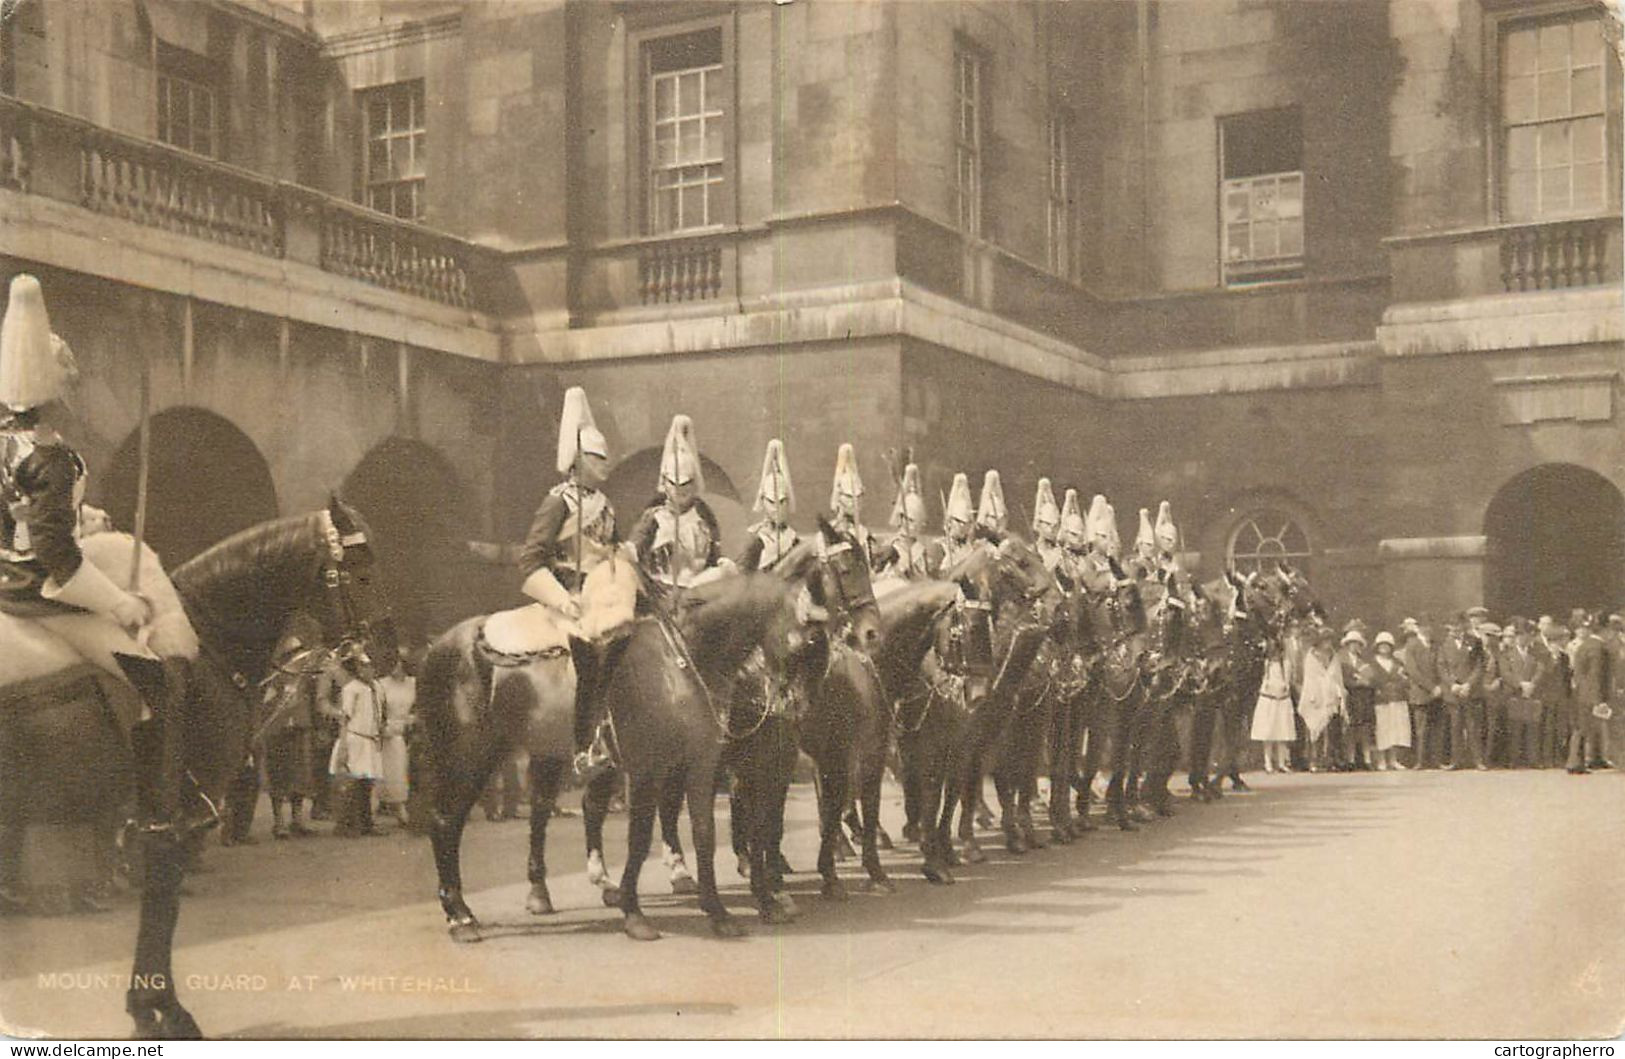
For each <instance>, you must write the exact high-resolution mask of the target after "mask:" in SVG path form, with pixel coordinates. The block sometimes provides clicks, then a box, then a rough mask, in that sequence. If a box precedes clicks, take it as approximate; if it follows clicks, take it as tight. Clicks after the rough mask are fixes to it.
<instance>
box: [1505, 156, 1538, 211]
mask: <svg viewBox="0 0 1625 1059" xmlns="http://www.w3.org/2000/svg"><path fill="white" fill-rule="evenodd" d="M1535 180H1536V178H1535V172H1534V170H1532V169H1531V170H1521V171H1519V172H1514V173H1508V174H1507V179H1506V204H1505V205H1506V213H1507V217H1508V219H1510V220H1514V221H1526V220H1529V219H1530V218H1531V217H1533V216H1535V206H1536V203H1535Z"/></svg>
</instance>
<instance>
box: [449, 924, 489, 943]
mask: <svg viewBox="0 0 1625 1059" xmlns="http://www.w3.org/2000/svg"><path fill="white" fill-rule="evenodd" d="M451 940H452V941H455V942H457V943H458V944H459V945H472V944H473V943H474V942H477V941H480V940H482V939H481V938H480V924H479V921H478V920H476V919H468V920H464V921H462V922H457V923H453V924H452V925H451Z"/></svg>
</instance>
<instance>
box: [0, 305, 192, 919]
mask: <svg viewBox="0 0 1625 1059" xmlns="http://www.w3.org/2000/svg"><path fill="white" fill-rule="evenodd" d="M78 376H79V371H78V366H77V364H76V363H75V361H74V357H73V353H72V351H71V350H70V349H69V348H68V346H67V343H65V342H63V341H62V340H61V339H60V338H58V337H57V336H56V335H55V334H53V333H52V331H51V324H50V318H49V316H48V315H47V313H46V309H45V298H44V294H43V292H42V291H41V290H40V284H39V280H37V279H35V278H34V277H33V276H29V275H21V276H17V277H16V278H15V279H13V280H12V283H11V290H10V297H9V304H8V305H7V308H6V315H5V319H4V322H3V323H0V498H3V500H4V503H3V504H0V644H4V648H3V649H0V695H3V694H4V693H5V692H6V691H15V690H18V686H19V685H22V684H24V683H25V682H27V681H30V680H34V679H37V678H43V677H48V676H50V675H52V674H55V673H58V672H64V666H63V664H62V663H63V661H64V660H65V659H66V660H70V661H69V665H70V666H71V665H72V661H71V660H78V661H82V662H87V663H89V664H91V665H93V666H95V667H96V668H97V669H100V670H101V671H102V672H104V673H107V674H109V675H111V676H113V677H115V678H116V679H117V680H118V681H119V682H120V683H125V684H129V685H131V686H133V687H134V689H135V691H136V693H137V694H138V695H139V697H140V699H141V710H140V716H139V719H138V720H136V721H135V723H134V724H133V726H132V727H131V729H130V732H129V736H130V741H131V746H132V749H133V751H134V754H135V758H136V775H137V777H138V782H140V783H142V784H143V785H149V784H150V785H152V792H153V794H154V797H153V798H151V799H149V800H147V802H146V803H145V804H148V805H151V806H156V811H155V818H154V819H152V820H149V821H147V823H146V824H145V827H146V829H147V830H148V831H149V832H150V833H153V834H157V833H160V832H161V833H164V834H168V835H171V836H173V837H175V838H177V839H178V838H181V837H184V834H185V832H186V831H188V830H191V829H192V828H193V827H196V826H208V825H209V824H212V823H214V822H215V817H214V814H213V813H212V812H210V813H209V814H208V815H207V816H206V817H199V818H198V819H197V820H195V821H192V822H190V823H187V822H184V821H183V819H182V814H183V809H182V807H181V805H180V804H179V792H180V790H181V779H182V767H181V765H180V761H181V752H182V741H183V737H184V734H185V733H184V732H183V731H182V730H181V728H182V725H181V723H180V719H179V712H180V710H181V709H182V708H183V707H184V700H185V682H186V666H187V663H189V662H190V661H192V660H194V659H196V658H197V654H198V640H197V633H196V632H195V631H194V630H193V628H192V625H191V622H190V621H189V620H188V619H187V616H186V612H185V610H184V609H183V608H182V606H181V604H180V599H179V597H178V596H177V595H176V592H175V587H174V585H173V584H171V583H170V581H169V578H168V576H167V575H166V574H165V573H164V571H163V569H162V567H161V566H160V564H159V563H158V561H157V558H156V556H154V555H153V554H152V553H151V551H150V549H145V548H144V547H143V546H141V545H140V544H139V543H137V544H136V546H135V549H134V551H135V554H134V555H132V554H131V551H130V549H128V548H126V547H124V546H123V545H122V542H123V541H126V540H128V539H129V538H126V537H124V536H123V535H122V534H117V535H115V534H105V535H104V534H97V535H96V537H95V538H94V540H95V541H96V544H97V547H95V548H93V549H88V551H90V552H93V554H87V549H82V548H81V540H83V539H85V538H87V536H88V534H87V532H86V531H87V528H89V527H87V525H86V523H85V521H83V520H84V519H85V517H86V515H87V513H88V512H87V509H86V508H85V507H84V498H85V485H86V479H87V473H86V465H85V460H84V458H83V457H81V456H80V455H79V453H77V452H76V451H74V450H73V449H72V448H71V447H70V446H69V445H68V444H67V443H66V442H65V441H64V440H63V439H62V438H61V437H60V436H59V435H58V434H57V433H56V431H55V430H54V429H52V428H51V427H50V426H49V425H48V423H47V416H48V414H49V413H50V412H51V410H52V408H53V407H54V406H57V405H58V404H59V402H61V401H63V400H64V399H66V397H67V396H68V394H69V392H70V390H71V389H72V387H73V385H74V384H75V383H76V382H77V381H78ZM109 546H111V547H112V548H118V549H119V552H120V553H119V554H117V555H113V554H110V550H109ZM120 563H123V564H124V565H123V567H122V569H120ZM126 577H128V578H129V581H128V583H127V585H121V584H119V583H117V582H116V581H115V578H116V579H118V580H124V579H125V578H126ZM138 584H139V586H140V587H139V589H138V588H137V587H136V586H137V585H138ZM194 808H198V807H196V806H192V805H190V804H188V805H187V807H186V808H185V810H184V812H188V813H189V812H191V811H192V809H194ZM4 852H5V855H4V860H5V861H6V863H4V864H3V865H0V872H4V873H5V874H6V875H8V876H9V875H10V874H11V873H12V869H13V867H14V865H13V864H12V863H11V861H12V858H11V855H10V854H11V851H9V850H7V851H4ZM14 881H15V880H14V879H11V878H0V888H4V887H9V886H11V885H12V884H13V883H14Z"/></svg>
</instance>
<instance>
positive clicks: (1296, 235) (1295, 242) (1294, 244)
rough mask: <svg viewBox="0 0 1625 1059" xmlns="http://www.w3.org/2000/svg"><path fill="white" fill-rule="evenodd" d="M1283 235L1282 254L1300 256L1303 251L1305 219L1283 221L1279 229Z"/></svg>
mask: <svg viewBox="0 0 1625 1059" xmlns="http://www.w3.org/2000/svg"><path fill="white" fill-rule="evenodd" d="M1278 231H1279V233H1280V237H1281V256H1282V257H1298V256H1300V255H1301V254H1302V253H1303V220H1302V219H1301V218H1298V219H1294V220H1290V221H1283V222H1282V223H1281V225H1280V228H1279V229H1278Z"/></svg>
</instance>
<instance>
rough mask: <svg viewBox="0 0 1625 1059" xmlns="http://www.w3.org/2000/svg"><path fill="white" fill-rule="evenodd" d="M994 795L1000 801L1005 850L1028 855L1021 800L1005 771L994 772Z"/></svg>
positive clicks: (1000, 827)
mask: <svg viewBox="0 0 1625 1059" xmlns="http://www.w3.org/2000/svg"><path fill="white" fill-rule="evenodd" d="M993 794H994V796H995V797H997V798H998V801H999V829H1000V830H1001V831H1003V832H1004V848H1005V849H1008V850H1009V851H1010V852H1011V853H1018V854H1020V853H1026V852H1027V844H1026V843H1025V842H1024V841H1022V838H1021V824H1020V821H1019V816H1018V814H1019V813H1020V811H1021V808H1020V799H1019V796H1018V794H1017V788H1016V785H1015V783H1013V782H1012V781H1011V779H1010V774H1009V773H1008V772H1007V771H1005V770H1004V769H1000V768H995V769H994V770H993ZM960 819H961V820H963V819H964V817H963V816H961V817H960Z"/></svg>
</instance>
